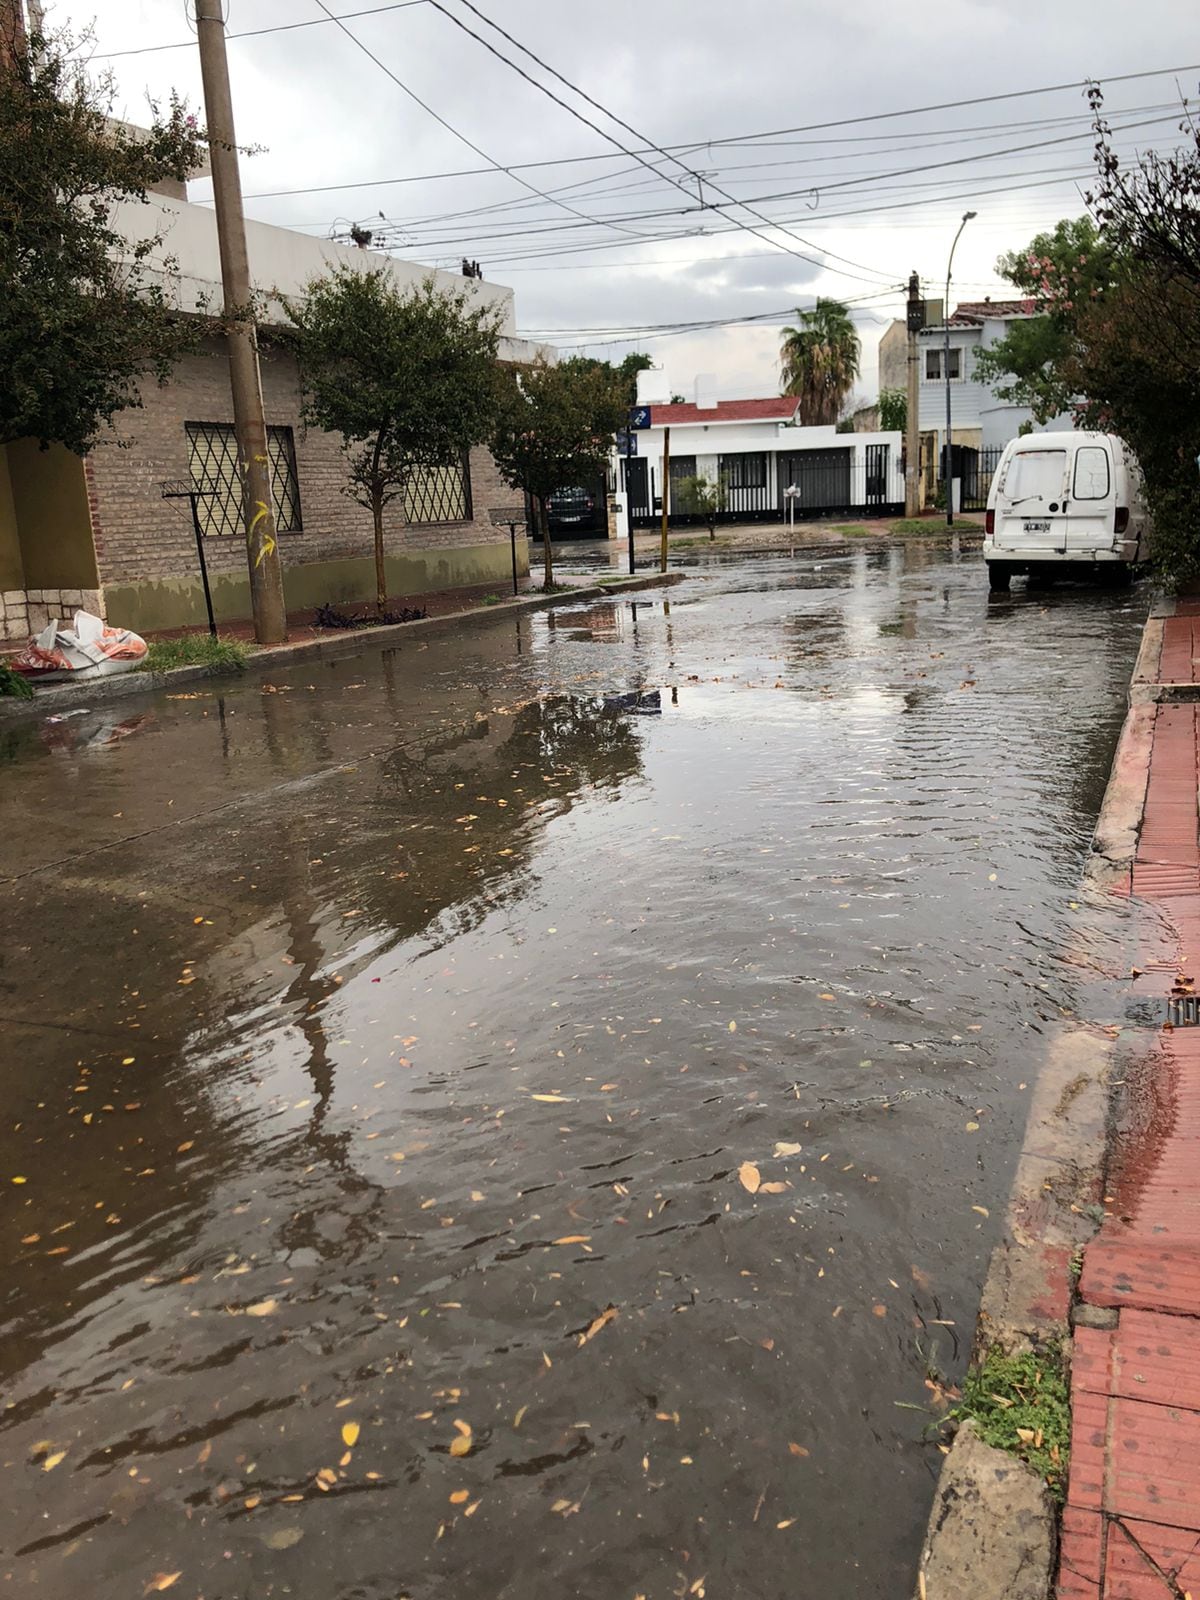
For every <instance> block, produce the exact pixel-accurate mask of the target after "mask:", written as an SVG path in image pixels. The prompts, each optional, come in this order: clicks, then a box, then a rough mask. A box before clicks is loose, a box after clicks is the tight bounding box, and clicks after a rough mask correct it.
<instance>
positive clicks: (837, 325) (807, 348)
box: [779, 299, 862, 427]
mask: <svg viewBox="0 0 1200 1600" xmlns="http://www.w3.org/2000/svg"><path fill="white" fill-rule="evenodd" d="M796 314H797V316H798V317H799V319H800V323H799V326H798V327H795V328H785V329H784V330H783V343H782V345H781V347H780V352H779V361H780V370H781V376H782V385H783V387H782V392H783V393H784V394H793V395H796V396H797V398H798V399H799V401H800V422H801V424H802V425H803V426H806V427H812V426H817V425H824V426H831V425H833V424H834V423H836V422H837V420H838V417H839V416H840V415H841V411H842V407H843V406H844V405H845V403H846V398H847V396H848V395H849V394H850V391H851V390H852V389H853V388H854V380H855V379H856V378H857V377H858V369H859V355H860V352H861V348H862V347H861V345H860V342H859V337H858V333H857V331H856V330H855V327H854V323H853V321H852V319H851V316H850V312H849V310H848V309H847V307H846V306H844V305H843V304H842V302H841V301H840V300H823V299H819V300H818V301H817V303H816V305H815V306H814V307H813V309H812V310H811V311H801V310H800V308H799V307H797V308H796Z"/></svg>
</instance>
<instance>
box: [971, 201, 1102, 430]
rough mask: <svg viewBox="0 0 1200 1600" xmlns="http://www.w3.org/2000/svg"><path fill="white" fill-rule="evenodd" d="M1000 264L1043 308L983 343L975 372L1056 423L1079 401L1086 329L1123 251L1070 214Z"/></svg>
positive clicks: (1089, 222) (1040, 418) (1085, 219)
mask: <svg viewBox="0 0 1200 1600" xmlns="http://www.w3.org/2000/svg"><path fill="white" fill-rule="evenodd" d="M996 271H997V272H998V273H999V274H1000V276H1001V277H1002V278H1007V279H1008V281H1009V282H1010V283H1011V284H1013V285H1014V286H1015V287H1016V288H1018V289H1019V290H1020V291H1021V293H1022V294H1023V295H1025V296H1026V297H1027V298H1029V299H1032V300H1034V301H1035V302H1036V305H1037V311H1038V314H1037V315H1036V316H1034V317H1029V318H1022V319H1020V320H1014V321H1013V322H1011V323H1010V324H1009V327H1008V331H1007V333H1006V334H1005V336H1004V338H1003V339H1001V340H999V341H998V342H997V343H996V344H994V345H990V346H988V347H985V348H984V349H982V350H980V352H979V354H978V356H977V358H976V363H975V372H976V376H977V377H978V378H979V379H980V381H981V382H983V383H986V384H988V385H989V386H990V387H991V388H992V389H993V391H994V392H995V394H996V396H997V398H998V399H1001V400H1007V401H1009V402H1010V403H1012V404H1013V405H1019V406H1027V407H1028V408H1029V409H1030V411H1032V412H1033V416H1034V420H1035V421H1036V422H1041V423H1046V422H1051V421H1052V420H1053V419H1054V418H1055V417H1058V416H1061V415H1062V414H1063V413H1064V412H1069V411H1070V410H1071V407H1072V405H1073V403H1074V401H1075V398H1076V395H1077V393H1078V389H1077V383H1078V373H1077V372H1076V371H1075V367H1074V358H1075V355H1076V352H1077V350H1078V348H1079V339H1080V329H1081V326H1082V323H1083V320H1084V318H1085V316H1086V315H1087V314H1088V312H1089V311H1090V310H1091V309H1092V308H1093V307H1094V306H1095V305H1096V304H1097V302H1099V301H1100V300H1102V299H1103V297H1104V295H1105V294H1106V293H1107V292H1108V291H1109V290H1110V289H1111V288H1112V287H1113V285H1114V284H1115V282H1116V281H1117V277H1118V275H1119V262H1118V258H1117V254H1116V252H1115V251H1114V249H1113V247H1112V244H1111V243H1110V242H1109V241H1108V240H1107V239H1106V238H1103V237H1102V236H1101V234H1100V231H1099V229H1098V228H1097V227H1096V224H1095V222H1094V221H1093V219H1092V218H1091V217H1089V216H1082V217H1065V218H1064V219H1063V220H1062V221H1061V222H1058V223H1056V224H1055V226H1054V227H1053V228H1052V229H1050V230H1049V231H1048V232H1045V233H1039V234H1037V235H1036V236H1035V237H1034V238H1033V239H1032V240H1031V241H1030V242H1029V244H1028V246H1027V247H1026V248H1025V249H1024V250H1013V251H1010V252H1009V253H1008V254H1007V255H1003V256H1001V257H1000V259H999V261H997V263H996Z"/></svg>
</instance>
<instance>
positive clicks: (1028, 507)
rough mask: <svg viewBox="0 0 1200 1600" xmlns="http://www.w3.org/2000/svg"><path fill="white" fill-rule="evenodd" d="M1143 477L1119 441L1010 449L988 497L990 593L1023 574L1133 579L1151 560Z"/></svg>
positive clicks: (1073, 436)
mask: <svg viewBox="0 0 1200 1600" xmlns="http://www.w3.org/2000/svg"><path fill="white" fill-rule="evenodd" d="M1149 532H1150V530H1149V522H1148V519H1147V516H1146V510H1145V506H1144V504H1143V501H1142V487H1141V472H1140V471H1139V469H1138V464H1137V462H1136V461H1135V460H1134V458H1133V456H1132V455H1131V454H1130V452H1129V450H1128V448H1127V447H1126V445H1125V444H1124V442H1123V441H1122V440H1120V439H1118V438H1117V436H1116V434H1113V433H1029V434H1025V435H1024V436H1023V437H1021V438H1020V439H1012V440H1010V441H1009V443H1008V444H1007V445H1005V447H1004V453H1003V455H1002V456H1001V457H1000V464H999V466H998V467H997V468H996V471H995V472H994V473H993V475H992V486H991V489H990V490H989V491H988V501H987V531H986V534H985V537H984V541H983V559H984V560H985V561H986V562H987V568H988V585H989V587H990V588H992V589H1007V588H1008V580H1009V579H1010V578H1011V577H1012V575H1013V574H1014V573H1015V572H1027V573H1031V574H1034V575H1041V576H1049V575H1050V574H1051V573H1053V572H1058V571H1062V570H1063V569H1066V571H1068V572H1071V571H1080V570H1082V569H1083V568H1085V567H1086V568H1088V569H1089V570H1091V571H1093V572H1097V573H1103V575H1104V576H1107V577H1110V578H1112V579H1115V580H1117V581H1121V580H1122V579H1127V578H1128V576H1129V574H1130V573H1131V572H1132V570H1133V568H1134V567H1135V566H1136V565H1137V564H1138V563H1139V562H1141V561H1144V560H1145V559H1146V557H1147V555H1148V554H1149V549H1148V542H1149Z"/></svg>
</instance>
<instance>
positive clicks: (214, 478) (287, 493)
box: [184, 422, 303, 539]
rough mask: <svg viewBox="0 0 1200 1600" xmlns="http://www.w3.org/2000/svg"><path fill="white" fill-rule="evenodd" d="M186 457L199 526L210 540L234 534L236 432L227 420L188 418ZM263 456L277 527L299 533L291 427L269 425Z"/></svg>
mask: <svg viewBox="0 0 1200 1600" xmlns="http://www.w3.org/2000/svg"><path fill="white" fill-rule="evenodd" d="M184 426H185V429H186V431H187V440H188V456H189V466H190V471H191V479H192V487H193V488H194V489H195V490H196V496H197V500H198V505H197V508H196V509H197V511H198V512H199V516H200V526H201V528H202V529H203V531H204V534H205V536H206V537H207V538H209V539H228V538H238V537H240V536H241V534H242V533H243V532H244V525H243V522H242V484H241V476H240V474H239V472H238V448H237V435H236V433H235V432H234V429H233V424H232V423H231V422H188V423H185V424H184ZM267 460H268V462H269V464H270V468H271V490H272V494H271V498H272V500H273V501H274V510H275V531H276V532H277V533H299V532H301V530H302V528H303V523H302V521H301V518H300V485H299V483H298V482H297V479H296V447H295V443H294V441H293V438H292V430H291V429H290V428H268V429H267Z"/></svg>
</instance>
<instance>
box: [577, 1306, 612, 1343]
mask: <svg viewBox="0 0 1200 1600" xmlns="http://www.w3.org/2000/svg"><path fill="white" fill-rule="evenodd" d="M617 1316H618V1312H617V1308H616V1306H608V1307H607V1308H606V1309H605V1310H604V1311H602V1312H601V1313H600V1315H599V1316H598V1317H597V1318H596V1320H595V1322H593V1323H592V1324H591V1326H590V1327H589V1328H588V1331H587V1332H586V1333H581V1334H580V1335H579V1342H580V1344H581V1345H584V1344H586V1343H587V1342H588V1340H589V1339H594V1338H595V1337H596V1335H597V1334H598V1333H599V1332H600V1330H601V1328H606V1327H607V1326H608V1324H609V1323H610V1322H615V1321H616V1320H617Z"/></svg>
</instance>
